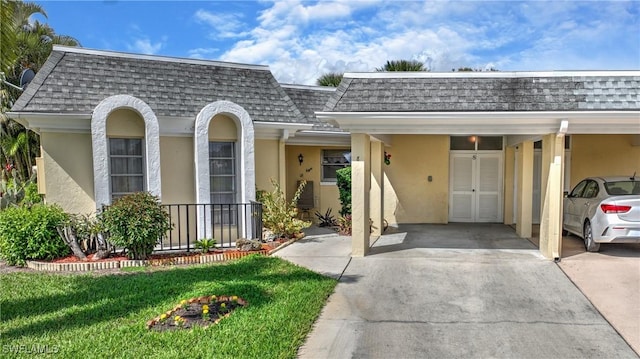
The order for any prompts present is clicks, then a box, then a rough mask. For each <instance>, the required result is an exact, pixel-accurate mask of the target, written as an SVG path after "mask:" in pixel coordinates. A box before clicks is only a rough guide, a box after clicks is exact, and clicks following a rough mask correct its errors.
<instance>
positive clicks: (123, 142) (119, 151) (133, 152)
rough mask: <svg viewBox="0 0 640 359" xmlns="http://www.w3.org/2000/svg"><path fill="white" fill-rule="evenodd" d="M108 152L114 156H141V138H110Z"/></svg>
mask: <svg viewBox="0 0 640 359" xmlns="http://www.w3.org/2000/svg"><path fill="white" fill-rule="evenodd" d="M109 147H110V153H111V154H112V155H116V156H142V139H141V138H110V139H109Z"/></svg>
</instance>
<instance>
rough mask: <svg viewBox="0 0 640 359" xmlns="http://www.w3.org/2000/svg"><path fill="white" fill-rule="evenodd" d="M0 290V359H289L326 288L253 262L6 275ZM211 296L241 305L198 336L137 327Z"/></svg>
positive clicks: (288, 269) (274, 264)
mask: <svg viewBox="0 0 640 359" xmlns="http://www.w3.org/2000/svg"><path fill="white" fill-rule="evenodd" d="M0 281H1V283H0V285H1V287H2V290H1V291H0V325H1V327H0V342H1V344H2V348H1V349H2V353H3V354H2V355H0V356H4V355H6V354H7V353H9V352H11V353H10V356H11V357H31V356H32V355H33V352H34V351H38V350H44V351H47V352H49V353H53V352H56V355H57V356H59V357H65V358H69V357H74V358H96V357H100V358H103V357H104V358H187V357H189V358H294V357H295V356H296V352H297V348H298V347H299V346H300V345H302V343H303V341H304V338H305V337H306V335H307V333H308V332H309V331H310V329H311V326H312V324H313V322H314V320H315V319H316V318H317V316H318V314H319V313H320V310H321V309H322V307H323V305H324V303H325V301H326V299H327V298H328V296H329V295H330V294H331V293H332V291H333V288H334V287H335V285H336V281H335V280H334V279H331V278H328V277H325V276H322V275H319V274H317V273H314V272H311V271H309V270H307V269H304V268H302V267H298V266H295V265H293V264H290V263H288V262H286V261H284V260H281V259H279V258H274V257H264V256H257V255H254V256H248V257H245V258H242V259H240V260H238V261H234V262H230V263H226V264H218V265H207V266H196V267H187V268H175V269H171V270H163V271H157V272H137V273H128V274H125V275H105V276H92V275H59V274H45V273H11V274H3V275H2V277H1V279H0ZM212 294H215V295H237V296H239V297H242V298H245V299H246V300H247V301H248V303H249V304H248V306H247V307H245V308H241V309H238V310H236V311H234V312H233V314H232V315H231V316H230V317H229V318H226V319H224V320H222V321H221V322H220V323H219V324H216V325H212V326H210V327H208V328H199V327H197V328H194V329H189V330H179V331H169V332H156V331H150V330H148V329H147V328H146V326H145V325H146V322H147V321H148V320H150V319H152V318H153V317H155V316H157V315H159V314H160V313H162V312H165V311H167V310H169V309H171V308H173V307H174V306H175V305H176V304H178V303H179V302H180V300H182V299H188V298H191V297H196V296H203V295H212ZM16 351H18V352H20V353H16Z"/></svg>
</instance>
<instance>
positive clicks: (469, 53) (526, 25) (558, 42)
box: [191, 0, 640, 84]
mask: <svg viewBox="0 0 640 359" xmlns="http://www.w3.org/2000/svg"><path fill="white" fill-rule="evenodd" d="M263 4H264V3H263ZM267 4H268V5H269V6H268V7H267V8H266V9H265V10H263V11H262V12H260V13H259V15H258V17H257V20H258V21H259V24H258V25H257V26H255V27H253V28H246V24H245V25H243V26H242V27H238V28H236V29H235V31H236V32H238V33H239V32H241V33H242V34H243V35H244V36H245V38H244V39H242V40H240V41H237V42H235V43H234V44H231V46H229V47H227V48H224V47H223V48H222V50H221V52H220V57H219V58H220V59H221V60H224V61H234V62H244V63H256V64H267V65H269V66H270V68H271V70H272V71H273V73H274V75H275V76H276V78H277V79H278V80H279V81H282V82H290V83H305V84H312V83H315V80H316V79H317V78H318V77H320V76H321V75H322V74H324V73H326V72H330V71H331V72H334V71H338V72H342V71H345V72H359V71H373V70H375V68H376V67H380V66H382V65H383V64H384V63H385V61H387V60H394V59H416V60H419V61H423V62H424V63H425V64H426V66H427V67H428V68H430V69H431V70H432V71H451V69H453V68H458V67H464V66H468V67H473V68H497V69H499V70H514V69H517V70H542V69H567V68H575V69H589V68H595V69H601V68H619V67H620V66H622V67H624V66H625V65H624V64H625V63H627V64H628V63H629V62H630V63H631V64H632V65H633V63H634V59H635V63H636V65H635V68H637V67H639V66H640V55H638V51H639V50H640V49H639V45H638V44H637V36H635V37H634V35H632V34H634V33H637V28H638V26H639V20H638V16H634V14H637V13H638V5H637V4H635V5H634V3H628V2H616V3H613V5H612V3H604V4H600V3H598V2H492V3H487V2H460V1H455V2H440V1H438V2H418V1H415V2H414V1H402V2H379V1H347V0H343V1H316V2H310V1H301V0H287V1H274V2H269V3H267ZM630 7H631V10H629V8H630ZM201 15H202V19H203V20H202V21H204V19H205V18H206V19H207V24H208V25H209V26H212V27H214V28H215V27H216V26H220V24H221V23H224V22H225V21H228V23H229V24H230V25H229V27H230V28H233V27H234V26H236V25H234V24H235V23H234V22H233V21H232V20H233V19H231V20H229V18H227V17H225V18H224V19H221V18H220V17H216V16H211V17H208V16H204V14H201ZM222 20H224V21H222ZM238 26H240V25H238ZM240 29H242V31H240ZM634 29H635V30H634ZM625 33H626V38H623V39H621V38H620V34H625ZM614 39H615V40H614ZM633 41H635V42H636V43H635V44H634V43H633ZM603 49H604V50H603ZM632 51H635V57H634V55H633V54H631V55H630V52H632ZM213 53H214V52H213V51H211V52H209V53H205V52H204V51H201V50H200V51H198V49H196V50H192V53H191V55H192V56H196V55H204V56H207V55H211V54H213ZM612 54H616V57H618V58H619V59H614V58H612ZM626 67H632V68H633V66H626Z"/></svg>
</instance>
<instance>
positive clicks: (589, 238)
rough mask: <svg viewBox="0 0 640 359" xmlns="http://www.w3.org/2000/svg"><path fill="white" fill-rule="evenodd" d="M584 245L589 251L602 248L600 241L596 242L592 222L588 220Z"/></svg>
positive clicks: (585, 226) (585, 227)
mask: <svg viewBox="0 0 640 359" xmlns="http://www.w3.org/2000/svg"><path fill="white" fill-rule="evenodd" d="M584 247H585V248H586V249H587V252H597V251H599V250H600V243H596V242H595V241H594V240H593V231H592V230H591V223H590V222H589V221H586V222H585V223H584Z"/></svg>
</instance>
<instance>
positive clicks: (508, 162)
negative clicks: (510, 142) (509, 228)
mask: <svg viewBox="0 0 640 359" xmlns="http://www.w3.org/2000/svg"><path fill="white" fill-rule="evenodd" d="M515 156H516V148H515V147H507V148H506V149H505V153H504V211H503V215H504V224H514V223H515V218H513V196H514V193H513V186H514V185H515V183H514V181H515V178H514V176H513V174H514V171H515V169H514V165H515V160H516V157H515Z"/></svg>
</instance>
